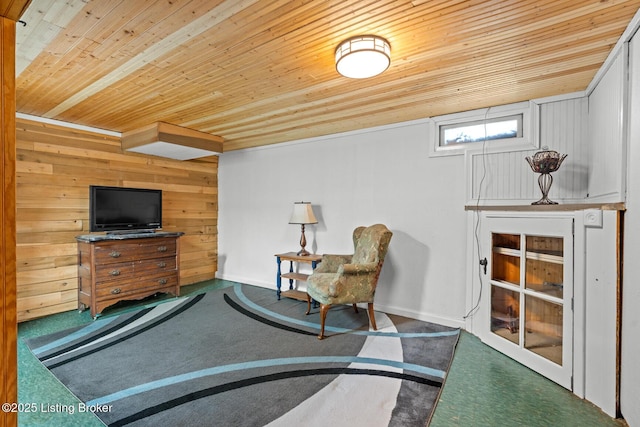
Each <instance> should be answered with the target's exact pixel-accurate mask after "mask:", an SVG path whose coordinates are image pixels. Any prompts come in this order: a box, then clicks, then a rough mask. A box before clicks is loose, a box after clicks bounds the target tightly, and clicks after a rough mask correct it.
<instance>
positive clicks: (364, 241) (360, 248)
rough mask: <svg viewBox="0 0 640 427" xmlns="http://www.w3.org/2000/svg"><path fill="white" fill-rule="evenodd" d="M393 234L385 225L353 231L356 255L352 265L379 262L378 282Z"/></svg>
mask: <svg viewBox="0 0 640 427" xmlns="http://www.w3.org/2000/svg"><path fill="white" fill-rule="evenodd" d="M392 235H393V233H392V232H391V231H390V230H389V229H388V228H387V227H386V226H384V225H383V224H375V225H372V226H369V227H358V228H356V229H355V230H353V246H354V249H355V251H354V254H353V258H352V259H351V263H352V264H365V263H370V262H376V261H377V262H378V268H377V271H376V281H377V279H378V276H379V275H380V270H382V263H383V262H384V257H385V256H386V255H387V250H388V249H389V242H390V241H391V236H392Z"/></svg>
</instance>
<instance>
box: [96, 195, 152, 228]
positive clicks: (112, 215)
mask: <svg viewBox="0 0 640 427" xmlns="http://www.w3.org/2000/svg"><path fill="white" fill-rule="evenodd" d="M89 222H90V230H91V231H124V230H154V229H158V228H162V190H149V189H142V188H124V187H105V186H98V185H91V186H89Z"/></svg>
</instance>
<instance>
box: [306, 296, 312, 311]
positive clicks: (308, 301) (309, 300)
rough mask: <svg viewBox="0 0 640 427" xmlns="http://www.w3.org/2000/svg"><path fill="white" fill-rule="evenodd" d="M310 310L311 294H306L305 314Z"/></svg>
mask: <svg viewBox="0 0 640 427" xmlns="http://www.w3.org/2000/svg"><path fill="white" fill-rule="evenodd" d="M310 312H311V295H309V294H307V312H306V313H305V314H309V313H310Z"/></svg>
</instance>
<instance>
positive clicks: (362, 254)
mask: <svg viewBox="0 0 640 427" xmlns="http://www.w3.org/2000/svg"><path fill="white" fill-rule="evenodd" d="M392 234H393V233H392V232H391V231H390V230H389V229H388V228H387V227H386V226H384V225H382V224H376V225H372V226H370V227H358V228H356V229H355V230H354V231H353V246H354V248H355V251H354V253H353V255H323V257H322V262H321V263H320V264H319V265H318V267H317V268H316V269H315V270H314V271H313V273H312V274H311V276H309V279H308V281H307V313H306V314H309V312H310V311H311V300H312V299H313V300H315V301H317V302H319V303H320V335H318V339H323V338H324V324H325V320H326V318H327V311H328V310H329V308H331V306H332V305H334V304H353V308H354V309H355V310H356V312H358V307H357V305H356V304H357V303H367V304H368V310H369V320H370V322H371V327H373V330H376V329H377V327H376V321H375V317H374V314H373V297H374V295H375V293H376V285H377V284H378V277H379V276H380V270H382V263H383V262H384V257H385V255H386V254H387V249H388V248H389V241H390V240H391V236H392Z"/></svg>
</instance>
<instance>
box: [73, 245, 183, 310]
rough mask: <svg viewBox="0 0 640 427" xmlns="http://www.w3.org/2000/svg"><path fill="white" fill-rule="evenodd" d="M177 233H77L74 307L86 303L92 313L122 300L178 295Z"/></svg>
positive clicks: (84, 306)
mask: <svg viewBox="0 0 640 427" xmlns="http://www.w3.org/2000/svg"><path fill="white" fill-rule="evenodd" d="M181 234H182V233H157V234H153V235H152V236H153V237H150V236H149V235H148V234H147V235H146V236H144V235H143V236H142V237H140V236H138V235H132V236H127V237H122V236H119V237H117V238H113V237H112V238H109V236H98V237H96V236H78V238H77V240H78V309H79V310H85V309H86V308H87V307H90V309H91V315H92V316H93V317H96V315H97V314H99V313H101V312H102V310H104V309H105V308H106V307H108V306H110V305H113V304H115V303H117V302H119V301H122V300H136V299H142V298H145V297H147V296H150V295H153V294H155V293H158V292H167V293H172V294H174V295H176V296H178V295H180V283H179V278H180V274H179V255H180V250H179V249H180V247H179V237H180V235H181Z"/></svg>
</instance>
